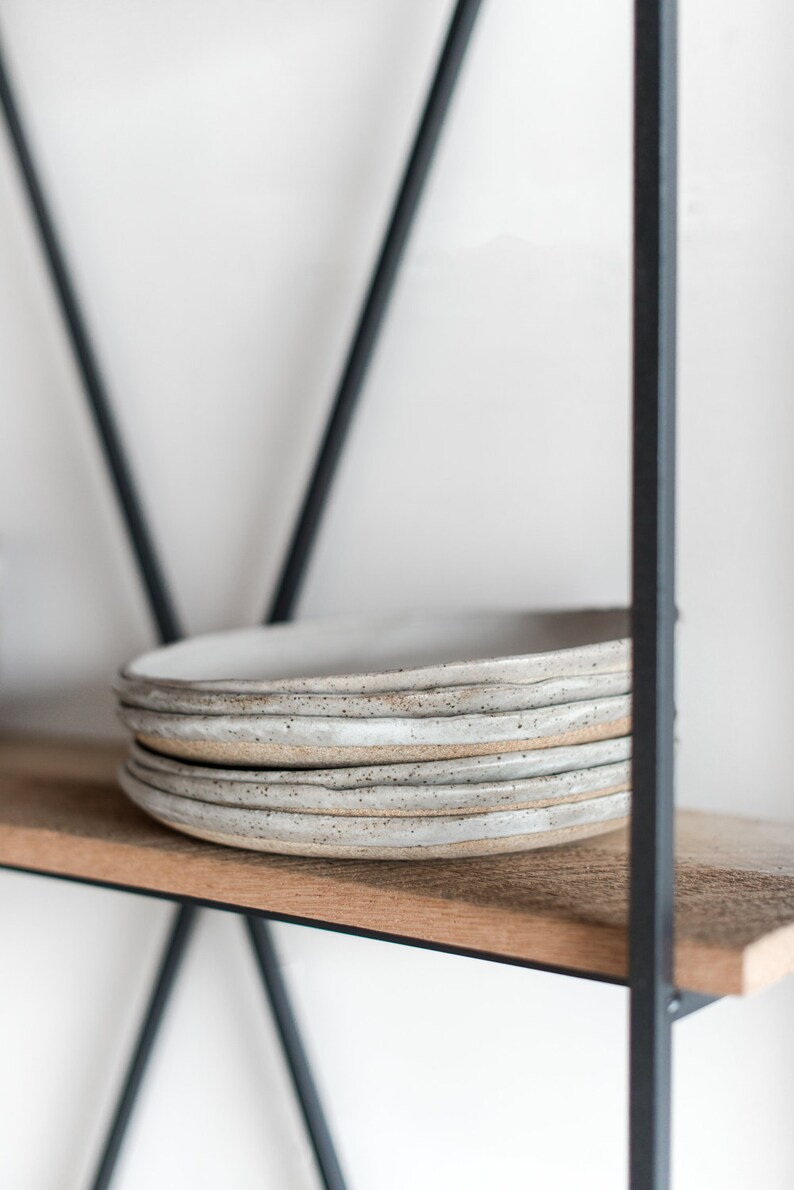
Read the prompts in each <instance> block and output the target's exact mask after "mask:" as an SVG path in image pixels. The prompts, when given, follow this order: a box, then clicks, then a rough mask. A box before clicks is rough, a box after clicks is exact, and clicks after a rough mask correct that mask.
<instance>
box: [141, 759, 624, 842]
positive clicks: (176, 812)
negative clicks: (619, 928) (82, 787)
mask: <svg viewBox="0 0 794 1190" xmlns="http://www.w3.org/2000/svg"><path fill="white" fill-rule="evenodd" d="M119 780H120V782H121V785H122V788H123V789H124V790H125V792H126V793H127V795H128V796H129V797H130V798H131V799H132V800H133V801H134V802H135V803H136V804H137V805H138V806H140V807H141V809H143V810H145V811H146V813H148V814H150V815H152V816H153V817H154V818H157V819H158V820H159V821H161V822H164V823H165V824H166V825H168V826H171V827H174V828H175V829H176V830H180V831H184V832H186V833H187V834H191V835H195V836H197V837H199V838H203V839H207V840H209V841H212V842H216V843H224V844H229V845H231V846H238V847H245V848H250V849H253V850H257V851H275V852H280V853H282V854H292V855H325V856H328V857H329V858H330V857H333V858H338V859H348V858H349V859H360V858H371V859H425V858H441V857H445V856H446V857H449V856H452V855H456V854H463V855H466V854H468V855H483V854H493V853H494V852H499V851H515V850H524V849H527V848H532V847H543V846H549V845H550V844H551V843H553V842H557V841H560V839H561V838H562V839H564V840H565V841H570V840H572V839H573V838H586V837H588V835H589V834H593V833H598V832H600V831H603V830H605V829H607V830H609V829H614V828H615V827H617V826H619V825H622V823H623V822H624V821H625V819H626V817H627V815H628V812H629V806H630V795H629V794H628V793H617V794H612V795H609V796H605V797H599V798H595V799H592V800H589V801H581V802H574V803H567V804H564V805H560V806H554V807H549V808H544V809H530V810H507V811H501V810H500V811H494V812H493V813H489V814H470V815H464V816H461V815H445V816H433V817H426V818H411V817H401V818H374V817H357V816H338V815H329V814H290V813H286V812H282V811H278V810H273V811H271V810H241V809H238V808H236V807H230V806H218V805H212V804H209V803H207V802H197V801H193V800H192V799H190V798H181V797H176V796H174V795H173V794H169V793H162V792H161V791H160V790H157V789H153V788H152V787H151V786H148V785H146V784H144V783H143V782H141V781H139V780H138V779H137V778H136V777H134V776H133V775H132V774H131V773H130V772H129V770H128V769H127V767H126V766H123V767H122V769H121V770H120V773H119Z"/></svg>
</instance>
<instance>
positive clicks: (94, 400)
mask: <svg viewBox="0 0 794 1190" xmlns="http://www.w3.org/2000/svg"><path fill="white" fill-rule="evenodd" d="M0 104H2V107H3V112H4V114H5V119H6V127H7V129H8V134H9V137H10V138H11V143H12V145H13V147H14V151H15V153H16V158H17V164H18V166H19V171H20V173H21V175H22V179H23V181H24V183H25V189H26V191H27V195H28V200H29V202H30V208H31V211H32V213H33V218H34V222H35V225H36V229H37V231H38V233H39V240H40V242H41V248H42V251H43V253H44V258H45V260H46V262H47V266H48V268H49V272H50V279H51V281H52V284H53V287H54V289H55V292H56V294H57V296H58V302H59V304H60V308H61V314H62V316H63V320H64V322H65V323H66V328H67V330H68V334H69V342H70V343H71V346H72V351H73V353H74V358H75V363H76V364H77V368H78V371H79V373H80V377H81V379H82V382H83V388H84V389H85V394H86V397H87V398H88V403H89V406H90V409H91V413H92V415H93V418H94V424H95V426H96V431H97V434H98V435H99V438H100V441H101V443H102V448H103V450H104V453H105V459H106V461H107V465H108V468H109V469H110V473H111V475H112V477H113V484H114V487H115V489H116V495H117V497H118V501H119V504H120V505H121V509H122V513H123V516H124V523H125V525H126V528H127V533H128V535H129V539H130V544H131V546H132V549H133V552H134V554H135V558H136V561H137V563H138V569H139V571H140V575H141V579H142V581H143V584H144V586H145V588H146V594H147V596H148V601H149V607H150V608H151V613H152V616H153V618H154V621H155V623H156V625H157V630H158V633H159V635H160V639H161V640H162V641H165V642H168V641H172V640H176V639H177V638H178V637H179V636H180V635H181V632H180V628H179V624H178V621H177V616H176V612H175V611H174V605H173V603H172V601H171V598H170V595H169V593H168V588H167V586H166V583H165V579H164V577H163V571H162V568H161V566H160V562H159V560H158V557H157V553H156V551H155V547H154V542H153V540H152V536H151V534H150V532H149V529H148V527H147V524H146V518H145V516H144V512H143V507H142V504H141V501H140V499H139V497H138V493H137V491H136V488H135V484H134V482H133V479H132V474H131V471H130V468H129V465H128V463H127V459H126V457H125V454H124V450H123V448H122V445H121V440H120V437H119V433H118V429H117V428H116V422H115V419H114V417H113V413H112V410H111V407H110V402H109V400H108V394H107V389H106V388H105V383H104V381H103V379H102V375H101V372H100V369H99V365H98V363H97V359H96V356H95V354H94V351H93V349H92V347H91V342H90V340H89V337H88V332H87V330H86V325H85V322H84V320H83V316H82V314H81V312H80V304H79V302H78V300H77V294H76V292H75V289H74V286H73V284H72V281H71V279H70V276H69V270H68V268H67V266H66V260H65V257H64V254H63V251H62V249H61V246H60V244H59V242H58V237H57V235H56V232H55V227H54V224H53V221H52V217H51V215H50V212H49V209H48V206H47V202H46V200H45V197H44V192H43V190H42V187H41V184H40V182H39V179H38V175H37V173H36V168H35V165H34V163H33V158H32V155H31V152H30V149H29V147H28V141H27V137H26V135H25V131H24V129H23V127H22V122H21V120H20V116H19V111H18V109H17V105H16V101H15V99H14V92H13V90H12V88H11V83H10V79H9V74H8V70H7V67H6V62H5V55H4V53H3V49H2V44H0Z"/></svg>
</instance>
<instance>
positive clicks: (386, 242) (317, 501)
mask: <svg viewBox="0 0 794 1190" xmlns="http://www.w3.org/2000/svg"><path fill="white" fill-rule="evenodd" d="M479 8H480V0H459V2H458V3H457V4H456V5H455V9H454V12H453V14H452V20H451V21H450V24H449V29H448V32H447V36H446V40H445V42H444V46H443V49H442V51H441V56H440V58H439V60H438V65H437V67H436V72H435V76H434V78H433V81H432V83H431V86H430V90H429V91H428V95H427V100H426V101H425V106H424V110H423V112H422V116H421V118H420V121H419V126H418V128H417V131H416V135H415V137H414V141H413V145H412V146H411V150H410V153H409V154H408V159H407V162H406V165H405V169H404V171H403V175H402V179H401V181H400V185H399V188H398V190H397V197H396V198H395V201H394V205H393V207H392V210H391V214H390V216H389V222H388V224H387V227H386V232H385V234H384V237H383V242H382V244H381V248H380V251H379V253H378V257H377V260H376V262H375V267H374V269H373V271H372V276H371V278H370V282H369V285H368V286H367V290H366V294H365V296H364V300H363V302H362V305H361V310H360V313H359V316H358V321H357V323H356V327H355V330H354V332H353V338H352V339H351V342H350V347H349V349H348V353H347V357H346V359H345V363H344V367H343V368H342V373H341V376H340V379H339V383H338V385H337V389H336V392H335V394H334V398H333V401H332V404H331V413H330V416H329V418H328V422H327V424H326V428H325V434H324V436H323V439H322V442H321V444H320V450H319V454H318V455H317V460H316V462H315V465H314V471H313V473H312V476H311V478H310V480H309V483H308V486H307V488H306V494H305V496H304V499H303V505H302V507H301V510H300V514H299V516H298V520H297V522H296V525H295V530H294V532H293V535H292V538H291V540H290V544H289V547H288V549H287V554H286V559H285V561H284V566H283V569H282V572H281V578H280V581H279V583H278V585H277V587H276V593H275V596H274V598H273V602H272V603H271V605H270V609H269V611H268V614H267V617H266V619H267V621H268V622H270V623H276V622H278V621H280V620H288V619H289V618H290V616H291V615H292V613H293V609H294V607H295V602H296V600H297V597H298V595H299V593H300V587H301V584H302V583H303V580H304V578H305V576H306V567H307V563H308V559H309V555H310V553H311V549H312V546H313V544H314V539H315V537H316V535H317V530H318V528H319V525H320V520H321V517H322V515H323V511H324V509H325V505H326V501H327V498H328V493H329V491H330V488H331V484H332V482H333V479H334V475H335V474H336V467H337V464H338V462H339V456H340V455H341V453H342V449H343V447H344V444H345V439H346V437H347V431H348V429H349V427H350V422H351V419H352V417H353V413H354V410H355V407H356V402H357V400H358V397H359V395H360V393H361V389H362V386H363V384H364V378H365V376H366V373H367V369H368V367H369V363H370V360H371V359H372V355H373V352H374V350H375V345H376V343H377V341H378V336H379V334H380V330H381V326H382V324H383V318H384V315H385V313H386V308H387V306H388V303H389V298H390V297H391V294H392V291H393V289H394V282H395V281H396V279H397V274H398V271H399V268H400V262H401V260H402V256H403V252H404V250H405V245H406V244H407V242H408V236H409V234H410V231H411V227H412V225H413V221H414V216H415V215H416V212H417V209H418V207H419V202H420V199H421V197H422V194H423V192H424V188H425V183H426V181H427V175H428V173H429V171H430V167H431V165H432V162H433V156H434V154H435V151H436V147H437V145H438V141H439V137H440V135H441V130H442V128H443V126H444V119H445V117H446V115H447V111H448V110H449V104H450V100H451V99H452V96H453V93H454V90H455V84H456V82H457V80H458V75H459V73H460V68H461V65H462V63H463V59H464V57H465V54H466V49H467V47H468V44H469V38H470V36H471V32H472V29H473V28H474V22H475V20H476V18H477V12H478V10H479Z"/></svg>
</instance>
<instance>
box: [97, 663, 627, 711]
mask: <svg viewBox="0 0 794 1190" xmlns="http://www.w3.org/2000/svg"><path fill="white" fill-rule="evenodd" d="M630 690H631V671H630V670H628V669H624V670H619V671H617V672H616V673H593V674H582V675H579V676H575V677H568V678H546V679H544V680H543V681H539V682H522V683H512V684H510V685H507V684H505V685H497V684H495V683H494V684H492V685H479V686H436V687H434V688H433V689H431V690H399V691H394V692H392V693H390V694H289V693H285V692H276V693H272V694H228V693H226V692H224V691H214V692H210V691H208V690H193V689H190V688H185V687H174V686H148V685H146V684H145V683H134V682H121V683H119V684H118V685H117V687H116V691H117V693H118V694H119V696H120V697H121V700H122V701H123V702H124V703H125V704H126V705H128V706H135V707H141V708H143V709H145V710H157V711H165V712H166V713H168V714H173V713H176V714H194V715H195V714H198V715H313V716H331V717H337V716H338V717H341V718H349V719H376V718H378V719H383V718H391V717H395V716H396V717H399V718H427V717H428V716H433V717H436V716H440V715H474V714H491V713H493V712H497V711H529V710H535V709H537V708H539V707H551V706H559V705H561V704H563V703H567V702H582V701H585V700H592V699H594V698H606V697H609V696H610V695H614V694H628V693H629V692H630Z"/></svg>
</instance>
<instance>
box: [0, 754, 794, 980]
mask: <svg viewBox="0 0 794 1190" xmlns="http://www.w3.org/2000/svg"><path fill="white" fill-rule="evenodd" d="M120 755H121V748H120V747H119V746H118V745H109V744H96V743H77V742H73V741H72V742H68V743H65V742H53V741H47V740H40V739H31V738H28V739H14V740H6V741H0V866H3V867H11V868H19V869H24V870H26V871H31V872H37V873H43V874H48V875H57V876H66V877H70V878H74V879H77V880H84V881H90V882H96V883H100V884H108V885H111V886H121V887H125V888H129V889H132V890H138V891H140V892H144V893H154V894H160V895H172V896H174V897H176V898H178V897H185V898H190V899H196V900H200V901H206V902H212V903H214V904H217V905H219V906H223V907H227V908H230V909H251V910H259V911H263V912H268V913H272V914H274V915H277V916H283V917H288V918H299V919H303V920H305V921H309V922H311V921H316V922H317V923H318V924H330V925H335V926H340V927H342V928H348V929H353V930H362V931H365V932H366V931H371V932H375V933H382V934H387V935H392V936H397V937H400V938H402V939H405V940H408V941H413V942H417V943H420V944H427V943H429V944H431V945H437V946H440V947H442V948H448V949H450V950H464V951H472V952H483V953H486V954H488V955H490V956H493V957H497V958H502V959H506V960H508V961H518V962H526V963H530V964H537V965H542V966H550V967H555V968H567V969H569V970H571V971H574V972H578V973H580V974H583V975H591V976H596V977H601V978H613V979H622V978H625V976H626V971H627V934H626V921H627V853H626V846H627V841H626V836H625V832H615V833H613V834H611V835H604V836H601V837H599V838H596V839H593V840H590V841H588V842H584V843H578V844H574V845H572V846H568V847H559V848H550V849H548V850H545V851H535V852H528V853H526V854H524V855H506V856H495V857H489V858H487V859H460V860H454V861H439V860H435V861H433V860H427V861H424V862H419V863H396V862H392V863H383V862H375V861H369V862H357V861H355V862H352V861H342V860H337V861H330V860H315V859H296V858H291V857H289V858H288V857H284V856H268V855H263V854H258V853H253V852H245V851H237V850H233V849H231V848H226V847H219V846H215V845H213V844H208V843H203V842H200V841H198V840H193V839H190V838H188V837H186V836H184V835H179V834H177V833H175V832H173V831H170V830H168V829H166V828H165V827H163V826H160V825H159V824H157V823H155V822H153V821H151V820H150V819H148V818H147V817H146V816H145V815H144V814H143V813H142V812H141V811H140V810H138V809H137V808H136V807H135V806H133V805H132V804H131V803H130V802H128V801H127V799H126V798H125V797H124V795H123V794H122V793H121V791H120V790H119V788H118V786H117V784H116V781H115V768H116V765H117V763H118V760H119V757H120ZM677 857H678V858H677V913H676V956H675V968H676V982H677V983H678V985H679V986H680V987H683V988H688V989H690V990H692V991H697V992H703V993H707V994H711V995H732V994H734V995H741V994H745V993H748V992H752V991H755V990H757V989H759V988H762V987H765V986H767V985H769V984H771V983H774V982H776V981H777V980H778V979H781V978H782V977H783V976H784V975H787V974H789V973H790V972H792V971H794V826H788V825H782V824H770V823H764V822H756V821H753V820H750V819H743V818H734V817H727V816H724V815H715V814H702V813H692V812H680V813H679V816H678V829H677Z"/></svg>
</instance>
